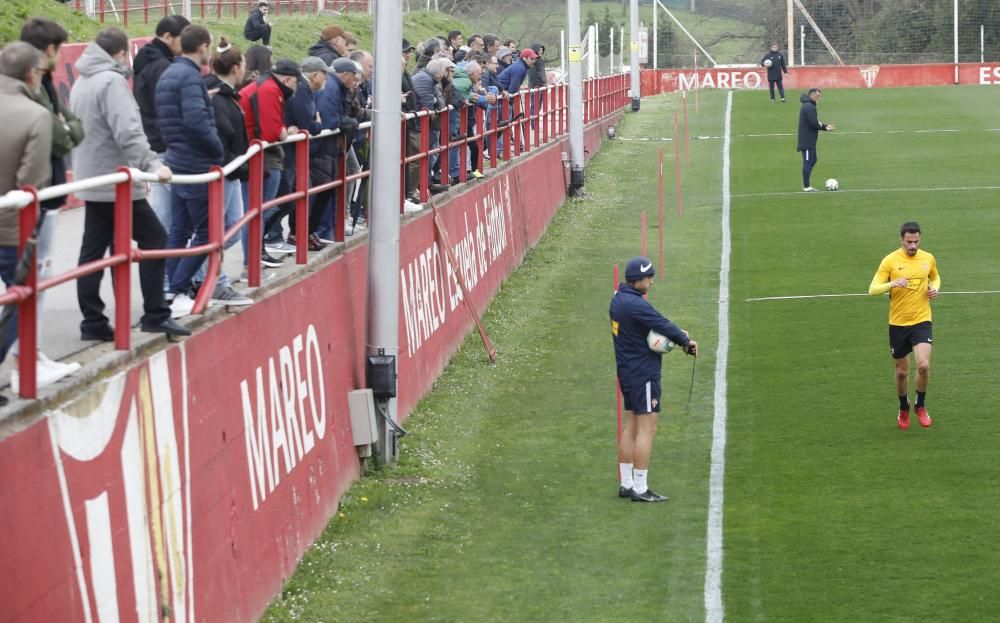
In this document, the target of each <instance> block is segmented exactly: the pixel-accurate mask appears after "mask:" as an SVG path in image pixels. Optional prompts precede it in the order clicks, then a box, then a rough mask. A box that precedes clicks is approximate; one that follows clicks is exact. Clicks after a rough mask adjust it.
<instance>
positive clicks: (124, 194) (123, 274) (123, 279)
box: [111, 167, 132, 350]
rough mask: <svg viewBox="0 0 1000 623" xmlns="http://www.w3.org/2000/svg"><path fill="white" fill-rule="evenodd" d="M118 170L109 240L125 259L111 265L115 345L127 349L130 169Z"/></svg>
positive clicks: (130, 231) (129, 271)
mask: <svg viewBox="0 0 1000 623" xmlns="http://www.w3.org/2000/svg"><path fill="white" fill-rule="evenodd" d="M118 173H124V174H125V175H126V176H127V177H126V179H125V181H124V182H120V183H119V184H117V185H116V186H115V207H114V211H115V226H114V234H113V238H112V240H114V245H115V255H124V256H125V258H126V259H125V260H124V261H122V262H120V263H118V264H116V265H115V266H114V267H113V268H112V269H111V274H112V275H114V292H115V349H116V350H129V348H130V347H131V342H130V339H131V334H130V331H131V328H130V327H131V326H132V322H131V320H132V319H131V313H132V305H131V301H132V262H131V260H132V258H131V253H132V173H131V171H130V170H129V169H128V167H118Z"/></svg>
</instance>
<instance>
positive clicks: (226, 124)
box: [204, 74, 250, 181]
mask: <svg viewBox="0 0 1000 623" xmlns="http://www.w3.org/2000/svg"><path fill="white" fill-rule="evenodd" d="M204 81H205V88H206V89H208V90H209V91H210V92H211V97H212V110H213V111H214V112H215V129H216V130H217V131H218V133H219V140H221V141H222V149H223V151H224V152H225V155H224V156H223V160H224V161H225V163H226V164H229V163H230V162H232V161H233V160H235V159H236V158H238V157H240V156H242V155H243V154H245V153H247V149H249V148H250V141H249V139H248V138H247V124H246V119H245V118H244V117H243V109H242V108H241V107H240V94H239V92H237V91H236V90H235V89H234V88H233V87H231V86H230V85H229V83H227V82H224V81H222V80H220V79H219V77H218V76H216V75H215V74H209V75H207V76H205V77H204ZM226 178H227V179H231V180H242V181H246V180H248V179H250V165H249V163H246V162H244V163H243V166H241V167H240V168H238V169H236V170H235V171H233V172H232V173H230V174H229V175H227V176H226Z"/></svg>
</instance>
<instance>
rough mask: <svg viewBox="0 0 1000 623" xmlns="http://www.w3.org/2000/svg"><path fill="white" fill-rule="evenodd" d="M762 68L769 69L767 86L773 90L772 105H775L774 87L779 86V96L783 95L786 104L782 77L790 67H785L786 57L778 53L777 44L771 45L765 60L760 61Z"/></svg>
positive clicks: (782, 99) (782, 98)
mask: <svg viewBox="0 0 1000 623" xmlns="http://www.w3.org/2000/svg"><path fill="white" fill-rule="evenodd" d="M768 61H770V62H768ZM760 66H761V67H766V68H767V85H768V87H769V88H770V89H771V103H772V104H773V103H774V85H778V94H779V95H781V101H782V102H785V87H784V86H782V84H781V77H782V74H787V73H788V66H787V65H785V55H784V54H782V53H781V52H779V51H778V44H777V43H772V44H771V49H770V51H768V53H767V54H765V55H764V58H762V59H760Z"/></svg>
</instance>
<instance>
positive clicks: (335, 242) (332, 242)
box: [319, 238, 337, 244]
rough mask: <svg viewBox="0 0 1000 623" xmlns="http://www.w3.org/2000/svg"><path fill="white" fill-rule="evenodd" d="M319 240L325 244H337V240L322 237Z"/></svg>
mask: <svg viewBox="0 0 1000 623" xmlns="http://www.w3.org/2000/svg"><path fill="white" fill-rule="evenodd" d="M319 241H320V242H322V243H323V244H337V241H336V240H327V239H326V238H320V239H319Z"/></svg>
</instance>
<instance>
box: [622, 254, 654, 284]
mask: <svg viewBox="0 0 1000 623" xmlns="http://www.w3.org/2000/svg"><path fill="white" fill-rule="evenodd" d="M655 274H656V269H655V268H653V261H652V260H651V259H649V258H648V257H645V256H642V255H640V256H639V257H633V258H632V259H630V260H629V261H628V264H626V265H625V281H639V280H640V279H645V278H646V277H652V276H653V275H655Z"/></svg>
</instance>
